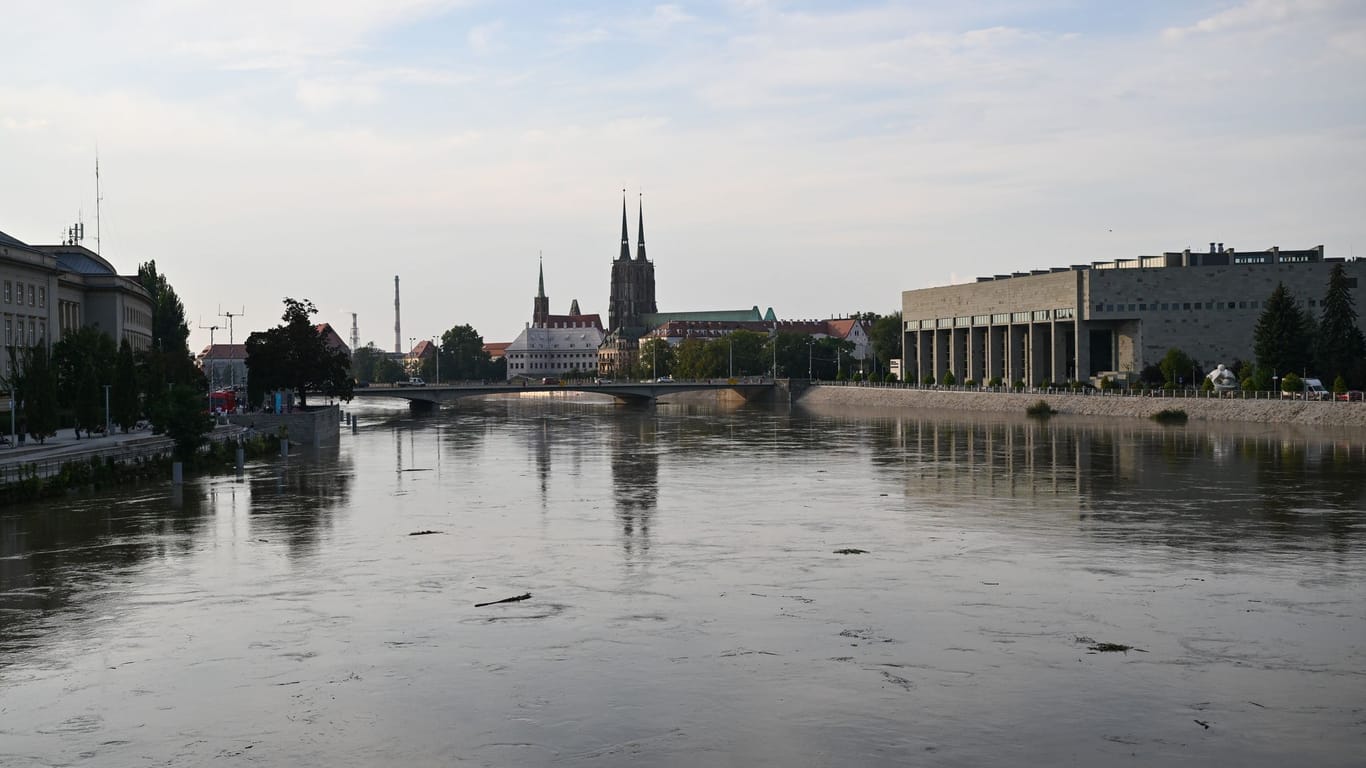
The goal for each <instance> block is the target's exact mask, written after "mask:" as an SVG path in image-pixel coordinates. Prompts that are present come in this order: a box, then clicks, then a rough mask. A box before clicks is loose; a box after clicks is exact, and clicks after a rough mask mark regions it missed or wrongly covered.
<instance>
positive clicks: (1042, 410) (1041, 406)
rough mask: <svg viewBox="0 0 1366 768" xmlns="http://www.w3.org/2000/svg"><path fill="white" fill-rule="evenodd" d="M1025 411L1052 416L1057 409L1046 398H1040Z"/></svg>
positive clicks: (1030, 413) (1036, 414) (1029, 413)
mask: <svg viewBox="0 0 1366 768" xmlns="http://www.w3.org/2000/svg"><path fill="white" fill-rule="evenodd" d="M1025 413H1026V414H1027V415H1029V416H1052V415H1053V414H1055V413H1057V411H1055V410H1053V406H1051V405H1049V404H1048V402H1047V401H1046V400H1040V401H1038V402H1037V403H1034V404H1033V405H1031V406H1029V407H1027V408H1025Z"/></svg>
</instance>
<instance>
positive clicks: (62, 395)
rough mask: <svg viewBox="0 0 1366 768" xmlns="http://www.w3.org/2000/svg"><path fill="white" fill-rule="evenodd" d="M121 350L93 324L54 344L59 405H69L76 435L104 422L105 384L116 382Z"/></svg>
mask: <svg viewBox="0 0 1366 768" xmlns="http://www.w3.org/2000/svg"><path fill="white" fill-rule="evenodd" d="M117 356H118V350H117V348H116V347H115V346H114V340H113V339H111V338H109V335H108V334H106V333H104V332H103V331H101V330H99V329H98V328H95V327H92V326H88V325H86V326H81V327H80V328H76V329H73V330H70V331H67V333H66V335H65V336H63V337H62V340H61V341H59V342H57V343H56V344H54V345H53V347H52V365H53V367H54V368H55V369H56V371H57V380H58V389H57V392H58V396H59V404H60V405H62V406H64V407H66V408H70V409H71V411H72V414H73V415H74V417H75V426H76V434H77V436H79V435H80V431H81V429H82V428H84V429H85V432H86V436H89V435H90V432H91V430H92V429H93V428H95V427H102V426H103V425H104V386H103V385H105V384H111V385H112V384H113V381H114V361H115V358H116V357H117Z"/></svg>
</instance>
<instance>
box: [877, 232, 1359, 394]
mask: <svg viewBox="0 0 1366 768" xmlns="http://www.w3.org/2000/svg"><path fill="white" fill-rule="evenodd" d="M1335 261H1336V262H1342V260H1341V259H1336V260H1335V259H1327V258H1325V256H1324V251H1323V246H1318V247H1316V248H1311V249H1308V250H1300V251H1286V250H1281V249H1280V248H1271V249H1269V250H1265V251H1248V252H1243V251H1235V250H1234V249H1232V248H1225V247H1224V246H1223V244H1222V243H1210V248H1209V251H1208V252H1192V251H1190V250H1185V251H1181V252H1174V253H1164V254H1162V255H1161V256H1142V257H1139V258H1135V259H1122V260H1118V261H1109V262H1093V263H1091V264H1085V265H1079V266H1070V267H1054V268H1052V269H1040V270H1033V271H1031V272H1015V273H1013V274H1009V275H995V276H993V277H979V278H977V282H975V283H968V284H964V285H949V286H943V287H938V288H923V289H919V290H912V291H904V292H902V294H901V312H902V320H903V323H904V325H903V336H902V363H903V370H904V371H905V372H906V378H907V379H908V380H913V381H921V380H923V379H924V378H925V377H926V376H933V377H934V380H935V381H941V380H942V379H943V377H944V374H945V373H946V372H949V371H952V372H953V374H954V378H955V379H956V380H957V381H958V382H960V383H961V382H964V381H968V380H973V381H977V382H979V383H986V382H988V381H990V380H991V379H993V378H999V379H1001V381H1002V382H1005V383H1012V382H1016V381H1023V382H1025V383H1027V384H1030V385H1036V384H1039V383H1040V382H1054V381H1056V382H1062V381H1068V380H1073V379H1080V380H1087V379H1090V378H1092V377H1095V376H1097V375H1100V374H1103V373H1104V374H1108V373H1115V374H1118V375H1120V376H1123V375H1126V374H1129V375H1136V374H1137V373H1139V372H1140V371H1142V370H1143V368H1144V367H1145V366H1147V365H1149V364H1156V363H1157V362H1158V361H1160V360H1161V359H1162V357H1163V356H1164V355H1165V354H1166V353H1167V350H1169V349H1171V348H1173V347H1175V348H1179V349H1181V350H1183V351H1184V352H1186V353H1187V354H1188V355H1190V356H1191V357H1193V358H1194V359H1195V360H1196V361H1198V362H1199V363H1201V365H1202V366H1203V367H1204V368H1210V367H1212V366H1213V365H1215V364H1217V363H1231V362H1232V361H1233V360H1234V359H1243V360H1250V359H1252V357H1253V352H1252V349H1253V331H1254V329H1255V328H1256V325H1257V319H1258V317H1259V316H1260V315H1261V311H1262V304H1263V302H1265V301H1266V299H1267V297H1268V296H1270V294H1271V292H1272V291H1273V290H1274V289H1275V288H1276V285H1277V284H1278V283H1284V284H1285V286H1286V288H1287V289H1288V290H1289V291H1290V293H1291V294H1292V295H1293V296H1294V297H1295V298H1296V299H1297V300H1299V301H1300V303H1301V306H1302V307H1303V308H1304V309H1305V310H1306V311H1307V312H1308V313H1309V314H1310V315H1311V316H1314V317H1316V318H1317V316H1318V313H1319V311H1320V309H1319V307H1320V304H1321V303H1322V299H1323V295H1324V292H1325V290H1326V289H1327V284H1328V273H1329V272H1330V271H1331V270H1332V267H1333V262H1335ZM1344 264H1345V267H1346V270H1347V275H1348V279H1349V282H1350V285H1351V287H1352V291H1353V296H1354V299H1355V300H1356V305H1357V306H1358V307H1361V306H1362V299H1361V294H1360V289H1359V288H1358V287H1357V286H1358V284H1359V283H1360V282H1361V281H1362V279H1363V278H1366V260H1353V261H1348V262H1344ZM1362 318H1366V314H1363V315H1361V317H1359V318H1358V322H1362ZM1202 372H1203V371H1202Z"/></svg>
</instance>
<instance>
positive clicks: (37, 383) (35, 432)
mask: <svg viewBox="0 0 1366 768" xmlns="http://www.w3.org/2000/svg"><path fill="white" fill-rule="evenodd" d="M9 360H10V366H9V368H10V371H11V373H10V377H9V382H8V384H9V388H10V392H11V393H12V394H13V396H14V399H15V402H16V403H18V405H17V406H16V407H17V408H19V426H20V431H21V432H24V431H26V432H28V434H29V435H30V436H31V437H32V438H33V439H34V440H37V441H38V442H39V443H40V444H41V443H44V442H46V441H47V438H48V437H50V436H52V435H55V434H56V433H57V372H56V370H54V369H53V367H52V364H51V361H50V359H49V358H48V354H47V348H46V347H45V346H43V345H42V344H39V345H37V346H33V347H10V348H9Z"/></svg>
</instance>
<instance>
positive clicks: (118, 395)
mask: <svg viewBox="0 0 1366 768" xmlns="http://www.w3.org/2000/svg"><path fill="white" fill-rule="evenodd" d="M139 395H140V392H139V390H138V378H137V369H136V364H135V362H134V359H133V347H132V345H130V344H129V343H128V339H124V340H123V342H122V343H121V344H119V355H118V359H117V360H116V361H115V362H114V391H113V393H112V397H113V401H112V402H111V404H110V410H111V411H112V416H113V420H114V423H115V424H118V425H119V427H120V428H122V429H123V431H124V432H125V433H126V432H127V431H128V430H129V428H131V427H132V426H133V425H134V424H137V422H138V415H139V412H140V411H141V406H140V405H139V399H140V398H139Z"/></svg>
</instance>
